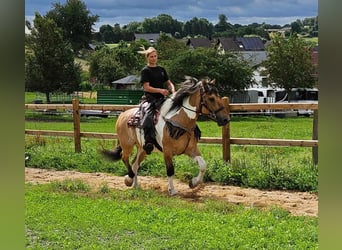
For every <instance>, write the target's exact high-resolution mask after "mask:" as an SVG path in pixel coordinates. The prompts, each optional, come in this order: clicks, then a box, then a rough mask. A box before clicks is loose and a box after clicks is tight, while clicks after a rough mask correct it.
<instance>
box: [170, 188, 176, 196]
mask: <svg viewBox="0 0 342 250" xmlns="http://www.w3.org/2000/svg"><path fill="white" fill-rule="evenodd" d="M175 194H177V191H176V190H174V189H172V190H171V189H169V195H170V196H173V195H175Z"/></svg>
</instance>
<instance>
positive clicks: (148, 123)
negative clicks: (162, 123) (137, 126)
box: [143, 112, 155, 155]
mask: <svg viewBox="0 0 342 250" xmlns="http://www.w3.org/2000/svg"><path fill="white" fill-rule="evenodd" d="M143 129H144V137H145V144H144V146H143V149H144V150H145V151H146V154H148V155H149V154H151V152H152V151H153V149H154V142H155V131H154V123H153V113H152V112H148V113H147V114H146V115H145V118H144V121H143Z"/></svg>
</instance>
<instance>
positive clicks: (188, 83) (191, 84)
mask: <svg viewBox="0 0 342 250" xmlns="http://www.w3.org/2000/svg"><path fill="white" fill-rule="evenodd" d="M200 86H201V82H199V81H198V80H197V79H196V78H194V77H191V76H185V81H184V82H182V83H181V87H180V89H179V90H178V91H177V92H176V94H175V96H174V97H173V98H172V100H173V103H172V105H171V107H170V111H171V110H173V109H179V108H180V107H182V105H183V100H184V98H186V97H188V96H190V95H192V94H193V93H195V92H196V91H197V90H198V88H199V87H200Z"/></svg>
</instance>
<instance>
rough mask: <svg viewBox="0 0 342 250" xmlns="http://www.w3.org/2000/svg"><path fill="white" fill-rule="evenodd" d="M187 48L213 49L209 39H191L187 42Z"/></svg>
mask: <svg viewBox="0 0 342 250" xmlns="http://www.w3.org/2000/svg"><path fill="white" fill-rule="evenodd" d="M186 46H188V47H189V48H191V49H196V48H200V47H201V48H213V45H212V43H211V41H210V40H209V39H208V38H189V39H188V40H187V41H186Z"/></svg>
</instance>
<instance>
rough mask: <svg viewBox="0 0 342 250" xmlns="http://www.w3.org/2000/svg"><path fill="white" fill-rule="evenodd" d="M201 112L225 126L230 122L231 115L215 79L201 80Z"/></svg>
mask: <svg viewBox="0 0 342 250" xmlns="http://www.w3.org/2000/svg"><path fill="white" fill-rule="evenodd" d="M201 85H202V88H201V112H202V114H204V115H207V116H208V117H209V118H211V119H213V120H214V121H216V122H217V124H218V125H219V126H224V125H226V124H227V123H228V122H229V115H228V111H227V109H226V107H225V106H224V103H223V101H222V98H221V97H220V95H219V94H218V91H217V88H216V87H215V79H214V80H210V79H209V78H204V79H202V80H201Z"/></svg>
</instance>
